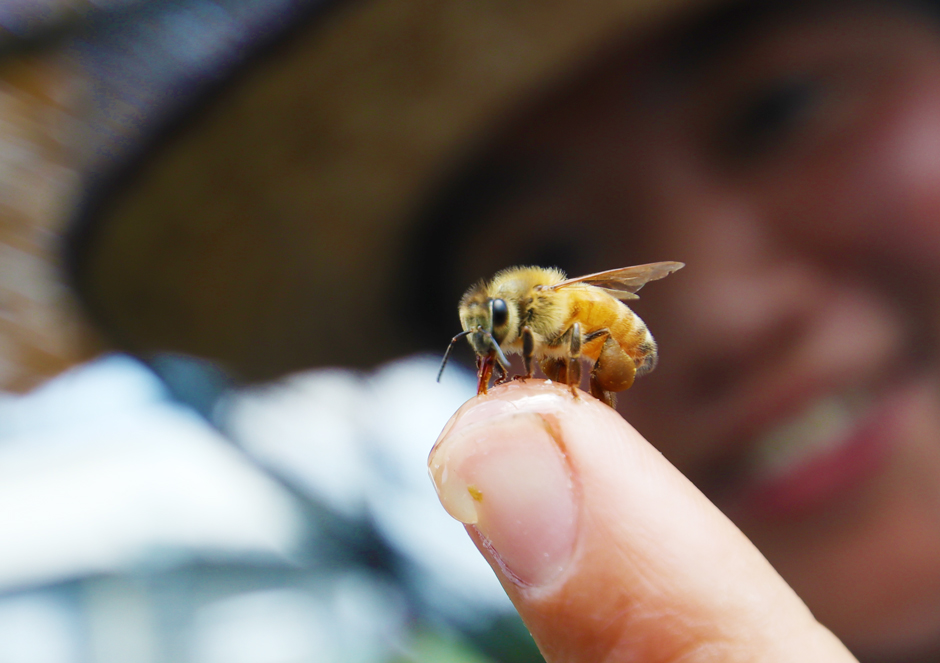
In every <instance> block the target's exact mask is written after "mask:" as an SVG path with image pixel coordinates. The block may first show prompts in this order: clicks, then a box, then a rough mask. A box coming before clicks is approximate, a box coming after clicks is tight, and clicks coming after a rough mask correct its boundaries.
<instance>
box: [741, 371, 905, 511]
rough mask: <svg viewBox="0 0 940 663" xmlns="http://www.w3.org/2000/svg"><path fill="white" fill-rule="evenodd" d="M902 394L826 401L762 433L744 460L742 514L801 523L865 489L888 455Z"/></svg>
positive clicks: (902, 403)
mask: <svg viewBox="0 0 940 663" xmlns="http://www.w3.org/2000/svg"><path fill="white" fill-rule="evenodd" d="M901 391H902V393H895V390H890V391H889V392H887V393H884V394H882V395H881V396H880V397H872V396H871V395H869V394H866V393H859V392H857V391H856V392H849V393H843V394H838V395H830V396H825V397H822V398H820V399H818V400H816V401H814V402H813V403H811V404H809V405H808V406H807V407H806V408H805V409H804V410H802V411H801V412H800V413H798V414H797V415H796V416H794V417H792V418H790V419H788V420H787V421H785V422H783V423H781V424H779V425H777V426H774V427H773V428H772V429H771V430H769V431H767V432H766V433H765V434H764V435H762V436H761V438H760V439H759V440H758V442H757V443H756V444H755V446H754V447H753V448H752V450H751V453H750V454H748V458H747V460H748V461H749V468H748V470H747V471H746V478H745V480H744V481H743V482H742V485H741V488H740V490H739V491H738V493H739V494H738V496H737V498H738V499H736V500H735V501H736V502H737V504H738V506H739V508H742V509H743V510H745V511H746V512H747V513H748V514H750V515H751V516H754V517H758V518H761V519H780V518H794V517H800V516H803V515H808V514H810V513H812V512H815V511H817V510H819V509H821V508H824V507H825V506H826V505H828V504H830V503H832V502H834V501H836V500H838V499H839V498H841V497H844V496H847V495H849V494H850V493H851V491H852V490H853V489H855V488H857V487H860V486H861V485H863V484H864V483H865V482H866V481H868V480H869V479H870V478H871V477H873V476H874V475H875V474H877V473H878V471H879V470H880V469H881V468H882V467H883V466H884V464H885V461H886V460H887V459H888V457H889V455H890V450H891V447H892V443H893V442H894V440H895V438H896V435H897V429H898V426H899V424H900V420H901V417H902V412H903V410H904V407H905V405H906V402H907V399H906V398H905V397H904V393H903V390H901Z"/></svg>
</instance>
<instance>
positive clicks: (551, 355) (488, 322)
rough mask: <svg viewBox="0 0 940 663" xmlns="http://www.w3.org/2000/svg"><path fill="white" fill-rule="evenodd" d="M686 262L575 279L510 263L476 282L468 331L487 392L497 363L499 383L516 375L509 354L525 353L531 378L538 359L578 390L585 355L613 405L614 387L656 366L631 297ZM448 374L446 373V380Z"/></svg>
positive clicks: (467, 301)
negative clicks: (629, 304) (484, 279)
mask: <svg viewBox="0 0 940 663" xmlns="http://www.w3.org/2000/svg"><path fill="white" fill-rule="evenodd" d="M682 267H684V265H683V263H681V262H656V263H650V264H647V265H636V266H634V267H623V268H621V269H612V270H608V271H606V272H598V273H596V274H589V275H587V276H580V277H578V278H574V279H569V278H567V276H566V275H565V273H564V272H563V271H561V270H560V269H557V268H553V267H510V268H508V269H504V270H502V271H500V272H497V273H496V275H495V276H493V278H492V279H490V280H489V281H479V282H478V283H476V284H474V285H472V286H471V287H470V288H469V289H468V290H467V292H466V293H464V295H463V297H462V298H461V299H460V305H459V307H458V312H459V314H460V324H461V326H462V327H463V331H462V332H460V333H459V334H457V335H456V336H455V337H454V338H453V340H451V343H450V345H449V346H448V348H447V352H446V353H445V354H444V359H443V361H442V362H441V373H443V371H444V367H445V366H446V365H447V360H448V357H449V356H450V352H451V350H452V349H453V347H454V344H455V343H456V342H457V341H458V340H459V339H461V338H464V337H466V338H467V340H468V341H469V343H470V346H471V347H472V348H473V351H474V352H475V353H476V355H477V368H478V388H477V391H478V393H480V394H485V393H486V391H487V388H488V385H489V381H490V378H491V377H492V375H493V372H494V370H495V371H496V372H497V373H498V375H497V377H496V382H497V383H499V382H503V381H506V380H508V379H509V361H508V359H507V358H506V355H507V354H521V355H522V359H523V363H524V366H525V375H524V376H523V377H532V375H533V371H534V369H533V361H537V362H538V363H539V366H540V367H541V369H542V371H543V372H544V373H545V375H546V376H548V378H549V379H551V380H556V381H559V382H566V383H567V384H568V385H570V387H571V391H572V393H574V394H576V391H575V389H576V387H577V386H578V385H579V384H580V383H581V362H582V361H583V360H587V361H589V362H590V363H591V366H592V367H591V374H590V390H591V394H592V395H594V396H595V397H596V398H599V399H601V400H603V401H604V402H605V403H607V404H608V405H610V406H611V407H613V406H614V404H615V400H616V399H615V396H614V392H618V391H623V390H624V389H629V388H630V386H631V385H632V384H633V381H634V379H635V378H636V377H637V376H640V375H644V374H646V373H649V372H650V371H651V370H653V368H655V367H656V362H657V359H658V352H657V348H656V341H655V340H653V336H652V334H650V332H649V329H648V328H647V326H646V323H644V322H643V321H642V320H641V319H640V317H639V316H638V315H637V314H636V313H634V312H633V311H631V310H630V308H629V307H627V305H626V304H624V303H623V300H625V299H637V295H636V292H637V291H638V290H639V289H640V288H642V287H643V286H644V285H645V284H646V283H649V282H650V281H655V280H657V279H661V278H663V277H665V276H668V275H669V274H671V273H673V272H675V271H676V270H678V269H681V268H682ZM441 373H438V379H440V375H441Z"/></svg>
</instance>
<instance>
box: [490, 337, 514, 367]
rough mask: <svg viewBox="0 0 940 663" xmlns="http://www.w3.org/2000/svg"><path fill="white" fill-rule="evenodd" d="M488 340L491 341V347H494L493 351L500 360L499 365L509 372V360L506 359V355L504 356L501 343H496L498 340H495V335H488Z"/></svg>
mask: <svg viewBox="0 0 940 663" xmlns="http://www.w3.org/2000/svg"><path fill="white" fill-rule="evenodd" d="M486 336H487V338H489V339H490V345H492V346H493V350H494V351H495V352H496V358H497V359H498V360H499V365H500V366H502V367H503V369H505V371H506V372H507V373H508V372H509V360H508V359H506V355H504V354H503V349H502V348H501V347H499V343H497V342H496V339H495V338H493V335H492V334H491V333H489V332H487V333H486Z"/></svg>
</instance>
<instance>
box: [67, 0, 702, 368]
mask: <svg viewBox="0 0 940 663" xmlns="http://www.w3.org/2000/svg"><path fill="white" fill-rule="evenodd" d="M700 4H703V1H702V0H698V1H696V0H668V1H666V0H619V1H617V0H582V1H581V2H569V1H559V2H555V1H548V2H546V1H545V0H538V1H536V0H533V1H523V2H465V1H464V0H438V1H435V2H415V1H414V0H373V1H370V2H358V3H353V2H350V3H347V4H343V5H340V6H338V7H336V8H334V9H333V10H332V11H330V12H328V13H326V14H325V15H322V16H317V17H316V18H315V19H314V20H311V21H310V22H309V24H308V25H306V26H304V27H303V29H296V28H295V29H293V30H292V31H291V35H290V38H289V39H288V40H287V41H286V43H283V44H280V45H279V46H278V48H276V49H273V50H272V49H269V50H268V51H267V52H266V53H265V55H264V57H261V58H259V59H256V60H255V61H253V62H251V63H250V64H248V65H247V66H245V67H243V68H242V70H241V71H240V72H239V73H238V75H237V76H235V77H233V78H232V80H231V81H230V82H229V83H228V84H227V85H226V86H225V87H224V88H222V89H221V90H219V91H217V93H216V94H214V95H213V98H212V100H211V103H207V104H203V105H202V107H201V108H200V109H199V112H198V113H196V114H193V115H191V116H190V117H188V119H187V121H186V122H185V123H184V124H183V125H177V126H176V127H175V129H174V131H173V132H172V133H171V134H170V135H166V136H164V139H163V140H161V141H159V142H154V143H152V144H151V147H150V148H148V152H147V154H146V155H145V158H144V159H142V160H139V161H138V163H137V166H136V167H135V168H134V170H133V172H132V174H131V176H127V173H125V174H124V176H123V177H121V178H119V179H120V186H117V187H111V188H108V187H105V188H104V189H99V190H98V193H96V194H95V195H94V196H93V197H92V199H91V200H89V201H88V202H87V204H86V206H85V207H84V210H83V212H82V215H83V218H82V220H81V224H82V227H83V229H84V230H83V233H82V241H81V242H80V245H79V246H78V248H77V249H76V250H74V251H73V255H72V265H73V268H72V272H73V279H74V281H75V285H76V287H77V289H78V291H79V294H80V296H81V297H82V299H83V301H84V302H85V303H86V305H87V306H88V308H89V309H90V311H91V313H92V315H93V316H94V317H95V318H96V319H97V321H98V323H99V324H100V325H101V326H102V328H103V329H104V330H105V332H106V333H109V334H110V335H111V336H112V337H113V338H114V339H116V340H117V342H118V343H119V344H121V345H123V346H124V347H125V348H127V349H129V350H131V351H133V352H136V353H139V354H142V355H146V354H149V353H152V352H160V351H173V352H184V353H190V354H195V355H199V356H204V357H208V358H211V359H214V360H217V361H219V362H220V363H221V364H223V365H225V366H227V367H228V368H229V369H230V370H232V371H233V372H234V373H235V374H236V375H239V376H241V377H243V378H246V379H265V378H270V377H274V376H277V375H280V374H283V373H285V372H289V371H294V370H298V369H301V368H305V367H309V366H314V365H320V364H324V363H333V364H346V365H368V364H371V363H374V362H376V361H381V360H383V359H386V358H388V357H391V356H393V355H394V354H396V353H400V352H404V351H407V350H410V349H412V348H411V347H409V343H408V338H407V337H408V334H407V330H402V329H401V328H400V325H399V324H398V323H397V322H396V321H395V319H394V318H395V316H394V311H392V310H389V309H391V308H393V307H392V306H390V305H389V302H393V301H395V297H394V289H395V288H396V286H397V283H396V274H398V273H400V270H401V267H402V265H401V264H400V261H401V260H402V256H404V255H406V252H405V250H404V247H403V242H405V236H406V233H405V232H404V230H405V228H407V227H408V224H409V223H410V222H411V220H412V219H413V218H414V216H415V213H416V211H417V210H418V209H419V208H420V206H421V204H422V203H423V201H425V200H426V196H427V195H428V192H429V191H431V190H433V189H435V188H436V187H438V186H440V185H442V184H443V183H444V182H445V181H446V179H447V178H448V177H450V176H451V175H452V173H453V172H454V171H455V169H456V168H457V167H458V166H459V165H460V164H461V163H462V162H463V161H465V160H466V159H467V158H469V156H470V155H472V154H473V152H474V150H475V149H477V148H478V147H479V145H480V140H481V137H482V136H486V135H488V134H489V133H490V132H492V131H493V129H494V128H495V127H497V126H498V125H499V123H500V121H501V120H502V119H504V118H505V117H506V116H507V114H508V113H510V112H512V111H513V110H514V109H516V108H518V107H519V106H520V104H522V103H523V102H524V101H526V100H528V99H531V98H532V97H533V95H536V94H538V93H539V92H540V91H541V90H544V89H546V88H547V87H548V86H550V85H551V84H552V83H553V82H554V81H557V80H559V79H562V78H564V77H566V76H569V75H571V74H572V72H574V71H576V70H578V68H580V67H582V66H584V65H585V64H586V63H588V62H590V61H591V60H592V58H594V57H595V56H596V55H597V54H598V53H599V52H600V51H602V50H604V49H605V48H608V47H609V46H610V45H611V44H612V43H614V42H619V41H622V40H623V39H624V38H626V37H628V36H629V35H640V34H644V33H645V32H647V31H649V30H650V29H652V26H654V25H657V24H661V23H663V22H665V21H668V20H669V19H670V17H674V16H676V15H677V14H680V13H683V14H684V13H688V12H689V11H690V7H691V6H693V5H700ZM116 181H117V180H116ZM102 191H103V192H104V193H102Z"/></svg>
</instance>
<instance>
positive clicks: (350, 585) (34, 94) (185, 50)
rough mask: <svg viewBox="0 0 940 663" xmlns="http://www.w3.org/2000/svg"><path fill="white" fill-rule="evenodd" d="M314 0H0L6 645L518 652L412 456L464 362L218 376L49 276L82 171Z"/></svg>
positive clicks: (461, 392) (445, 412)
mask: <svg viewBox="0 0 940 663" xmlns="http://www.w3.org/2000/svg"><path fill="white" fill-rule="evenodd" d="M325 4H326V3H318V2H306V3H303V2H300V3H298V2H294V1H292V0H123V1H122V0H0V390H2V394H0V661H3V662H4V663H73V662H74V663H81V662H95V663H99V662H100V663H106V662H107V663H110V662H114V663H159V662H163V661H173V662H192V663H210V662H211V663H216V662H218V663H221V662H225V663H241V662H245V663H248V662H253V663H254V662H257V663H288V662H291V663H293V662H298V663H299V662H305V661H324V662H333V661H337V662H338V661H346V662H359V661H361V662H367V661H368V662H371V661H443V662H445V663H446V662H447V661H453V662H458V661H460V662H468V663H469V662H481V663H482V662H484V661H519V662H522V661H530V660H540V659H539V657H538V653H537V651H536V650H535V647H534V644H533V643H532V642H531V640H530V639H529V638H528V635H527V633H526V632H525V630H524V628H523V627H522V625H521V623H520V622H519V621H518V619H517V617H516V616H515V614H514V611H513V610H512V607H511V605H510V604H509V603H508V600H507V599H506V598H505V596H504V594H503V592H502V589H501V588H500V587H499V585H498V583H497V581H496V580H495V577H494V576H493V574H492V572H491V571H490V569H489V568H488V567H487V566H486V564H485V562H484V561H483V560H482V558H480V556H479V555H478V554H477V553H476V551H475V549H474V548H473V546H472V544H471V543H470V541H469V540H468V539H467V537H466V535H465V534H464V532H463V530H462V526H460V525H459V524H458V523H456V522H454V521H453V520H451V519H450V518H449V517H447V516H446V514H445V513H444V511H443V510H442V509H441V507H440V505H439V503H438V501H437V499H436V497H435V495H434V492H433V488H432V485H431V483H430V481H429V480H428V479H427V476H426V471H425V460H426V455H427V453H428V450H429V449H430V446H431V444H432V443H433V441H434V439H435V438H436V436H437V434H438V433H439V431H440V429H441V428H442V426H443V425H444V423H445V422H446V420H447V418H448V417H449V415H450V414H451V413H452V412H453V411H454V410H456V408H457V407H459V405H460V404H461V403H462V402H463V401H464V400H466V399H467V398H468V397H469V396H470V395H472V394H473V392H474V387H475V376H474V375H472V374H470V373H469V372H468V371H466V370H465V369H461V368H460V367H458V366H456V365H454V366H452V367H451V368H450V369H449V371H448V373H447V374H446V375H445V376H444V380H443V382H442V383H441V384H437V383H435V381H434V378H435V375H436V371H437V368H438V363H437V362H438V359H437V358H436V357H430V356H425V355H420V354H418V355H412V356H411V357H410V358H407V359H401V360H397V361H392V362H391V363H385V364H383V365H382V366H381V367H380V368H378V369H375V370H373V371H369V372H358V371H354V370H347V369H340V368H334V369H323V370H317V371H309V372H303V373H296V374H293V375H290V376H289V377H287V378H284V379H282V380H279V381H276V382H267V383H264V384H263V385H261V386H254V387H245V386H237V385H236V384H235V382H234V381H233V380H232V378H231V376H230V375H229V374H227V373H225V372H223V371H222V370H220V369H219V368H218V367H217V366H215V365H213V364H210V363H208V362H205V361H201V360H196V359H193V358H191V357H188V356H186V355H184V354H168V353H154V354H150V355H148V357H147V362H146V363H144V362H142V361H140V360H138V359H135V358H132V357H130V356H128V355H125V354H120V353H116V352H113V351H111V350H110V347H111V345H110V343H109V342H107V341H105V340H103V338H101V337H100V336H99V335H98V333H97V332H96V331H95V329H96V325H95V324H93V323H91V322H89V320H88V319H87V318H86V317H85V315H86V314H85V313H83V308H82V307H81V306H80V305H79V304H78V303H77V302H76V301H75V299H74V297H75V295H74V294H73V293H72V291H71V290H70V289H69V288H68V287H67V286H66V282H67V280H68V277H66V276H65V274H66V273H67V272H68V269H69V265H68V264H67V259H66V257H64V256H66V252H64V250H63V246H64V242H65V241H66V238H67V236H68V234H69V232H73V231H74V228H73V226H74V225H75V221H74V218H75V217H76V216H77V214H78V212H77V210H78V209H79V208H81V207H82V205H83V204H84V202H83V201H84V200H86V199H87V198H88V192H89V191H92V192H93V191H95V190H96V188H98V187H99V186H102V187H103V186H105V185H106V184H108V183H110V182H112V181H113V180H114V179H115V177H116V175H115V169H116V168H123V167H125V164H128V163H133V162H134V160H135V159H136V158H138V157H139V155H140V154H141V153H143V152H144V151H145V148H142V147H141V146H147V145H152V144H154V143H155V142H157V141H159V140H160V137H159V136H156V137H154V136H153V135H152V131H153V129H152V128H153V127H154V126H157V125H167V124H172V123H173V122H176V121H178V120H179V118H182V117H185V116H186V113H187V112H188V109H189V108H191V107H192V106H194V105H198V103H199V100H200V99H201V98H202V96H203V95H205V93H206V90H211V89H213V88H214V87H217V86H218V85H221V84H222V83H223V82H224V81H226V80H227V78H228V77H229V76H230V75H231V72H232V71H234V70H235V69H237V68H238V66H239V65H240V64H242V63H244V62H245V61H246V60H247V59H249V58H251V57H253V55H254V54H255V53H256V52H257V51H258V50H259V49H263V48H264V47H265V44H267V43H269V42H272V41H274V40H276V39H277V38H279V36H280V35H281V34H282V33H284V32H285V31H290V30H291V29H292V26H293V24H294V23H297V22H301V21H306V20H309V19H310V17H311V16H314V15H316V14H317V12H321V11H326V9H324V7H325ZM93 197H94V196H92V198H93ZM68 229H71V230H68ZM210 250H211V247H210ZM442 340H443V341H445V342H446V339H442ZM441 349H443V348H441ZM438 357H439V354H438ZM351 363H358V362H356V361H351Z"/></svg>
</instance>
